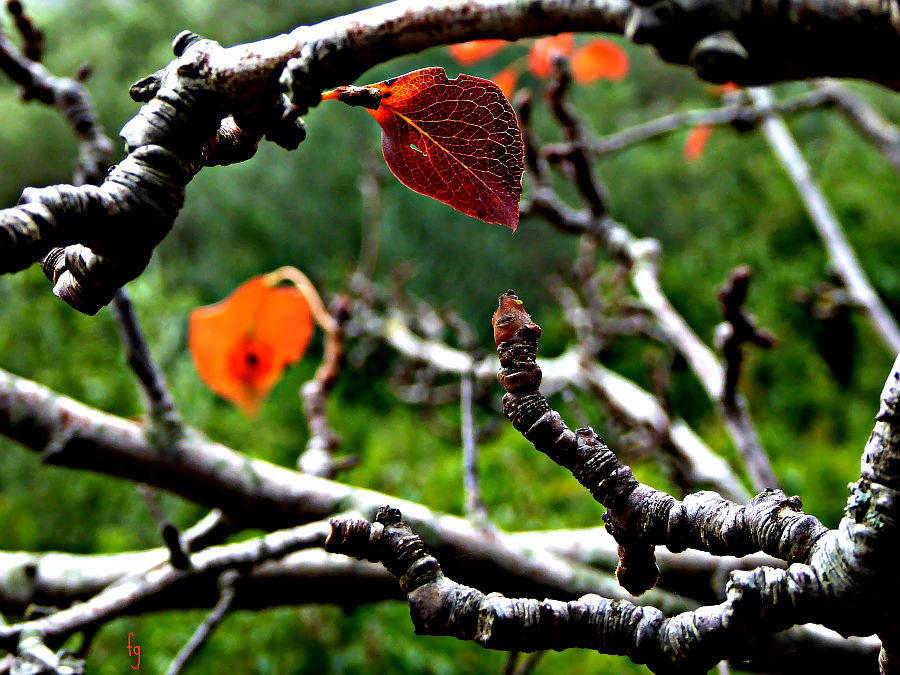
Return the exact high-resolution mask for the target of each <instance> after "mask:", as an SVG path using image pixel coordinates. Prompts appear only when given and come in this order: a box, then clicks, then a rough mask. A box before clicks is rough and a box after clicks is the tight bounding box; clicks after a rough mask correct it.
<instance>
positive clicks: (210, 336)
mask: <svg viewBox="0 0 900 675" xmlns="http://www.w3.org/2000/svg"><path fill="white" fill-rule="evenodd" d="M312 328H313V318H312V314H311V312H310V307H309V302H307V300H306V298H305V297H304V296H303V293H301V292H300V291H299V290H298V289H297V288H295V287H286V286H273V285H271V284H270V283H269V282H267V281H266V279H265V277H263V276H257V277H253V278H252V279H249V280H248V281H246V282H244V283H243V284H242V285H241V286H239V287H238V288H237V290H235V291H234V292H233V293H232V294H231V295H229V296H228V297H227V298H225V299H224V300H223V301H222V302H220V303H218V304H215V305H209V306H207V307H200V308H199V309H196V310H194V311H193V312H192V313H191V318H190V326H189V333H188V347H189V349H190V352H191V355H192V356H193V358H194V364H195V365H196V366H197V372H198V373H199V374H200V377H201V379H202V380H203V381H204V382H206V384H207V385H209V387H210V388H211V389H212V390H213V391H215V392H216V393H217V394H219V395H220V396H222V397H223V398H226V399H228V400H229V401H231V402H232V403H234V404H235V405H236V406H237V407H239V408H240V409H241V410H242V411H243V412H244V414H246V415H247V416H248V417H253V416H255V415H256V411H257V410H258V408H259V404H260V403H262V401H263V399H264V398H265V397H266V395H267V394H268V393H269V390H270V389H271V388H272V387H273V386H274V385H275V383H276V382H277V381H278V378H279V377H281V373H282V371H283V370H284V368H285V366H287V365H289V364H291V363H294V362H296V361H298V360H300V358H301V357H302V356H303V354H304V352H305V351H306V348H307V346H308V345H309V341H310V338H311V337H312Z"/></svg>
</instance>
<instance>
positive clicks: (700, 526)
mask: <svg viewBox="0 0 900 675" xmlns="http://www.w3.org/2000/svg"><path fill="white" fill-rule="evenodd" d="M493 324H494V339H495V341H496V343H497V353H498V354H499V355H500V366H501V369H500V373H499V374H498V379H499V380H500V383H501V384H502V385H503V387H504V389H506V391H507V394H506V396H504V397H503V409H504V412H505V413H506V415H507V417H509V419H510V421H511V422H512V424H513V426H514V427H515V428H516V429H517V430H519V431H520V432H521V433H522V434H523V435H524V436H525V438H527V439H528V440H529V441H531V442H532V443H533V444H534V446H535V449H537V450H539V451H541V452H543V453H544V454H546V455H547V456H548V457H550V458H551V459H552V460H553V461H554V462H556V463H557V464H559V465H560V466H563V467H565V468H567V469H569V470H570V471H571V472H572V474H573V475H574V476H575V478H576V479H577V480H578V482H580V483H581V484H582V485H584V486H585V487H586V488H587V489H588V491H590V493H591V494H592V496H593V497H594V499H596V500H597V501H598V502H600V503H601V504H603V505H604V506H605V507H606V508H607V511H606V513H604V516H603V519H604V522H605V524H606V528H607V530H608V531H609V532H610V534H612V535H613V536H614V537H615V538H616V540H617V541H618V542H619V544H620V552H619V558H620V562H619V568H618V570H617V571H616V576H617V577H618V579H619V581H620V583H621V584H622V585H623V586H624V587H625V588H626V589H628V590H629V591H630V592H631V593H633V594H640V593H642V592H643V591H645V590H646V589H648V588H651V587H652V586H653V585H654V584H655V583H656V580H657V578H658V575H659V572H658V570H657V568H656V565H655V558H654V554H653V547H654V545H656V544H665V545H666V546H668V547H669V549H670V550H673V551H682V550H684V549H686V548H697V549H700V550H707V551H710V552H712V553H717V554H730V555H738V556H741V555H746V554H747V553H752V552H754V551H757V550H762V551H765V552H766V553H769V554H770V555H773V556H774V557H776V558H780V559H783V560H786V561H789V562H807V561H808V558H809V556H810V555H811V553H812V551H813V550H814V545H815V543H816V541H817V540H818V539H819V538H820V537H822V536H823V535H824V534H825V533H826V532H827V531H828V530H827V528H825V527H824V526H823V525H822V524H821V523H819V521H818V520H816V519H815V518H813V517H812V516H808V515H805V514H803V513H801V512H800V506H801V504H800V498H799V497H791V498H788V497H787V496H786V495H785V494H784V493H782V492H781V491H779V490H767V491H766V492H763V493H762V494H760V495H758V496H757V497H755V498H754V499H752V500H751V501H750V503H749V504H748V505H747V506H745V507H744V506H738V505H737V504H734V503H730V502H727V500H724V499H722V498H721V497H720V496H719V495H718V494H716V493H710V492H699V493H696V494H694V495H688V496H687V497H685V499H684V501H682V502H679V501H678V500H676V499H675V498H674V497H671V496H670V495H667V494H665V493H663V492H660V491H658V490H655V489H653V488H650V487H649V486H646V485H643V484H641V483H638V482H637V480H635V478H634V476H633V475H632V473H631V469H630V468H629V467H626V466H623V465H621V464H619V462H618V460H617V459H616V456H615V455H614V454H613V453H612V451H611V450H610V449H609V448H608V447H607V446H606V444H605V443H604V442H603V441H602V439H600V437H599V436H598V435H597V434H596V433H594V431H593V430H592V429H590V428H584V429H579V430H578V431H577V432H573V431H572V430H571V429H569V428H568V427H567V426H566V425H565V423H564V422H563V420H562V418H561V417H560V416H559V414H558V413H557V412H555V411H553V410H551V409H550V406H549V404H548V403H547V401H546V399H544V397H543V396H541V394H540V392H539V391H538V387H539V385H540V381H541V370H540V367H539V366H537V364H536V363H535V355H536V353H537V338H538V337H539V336H540V327H539V326H538V325H537V324H535V323H534V322H533V321H532V320H531V317H530V316H528V314H527V313H526V312H525V310H524V308H523V306H522V302H521V300H519V298H518V297H517V296H516V295H515V293H513V292H512V291H507V293H506V294H505V295H503V296H501V297H500V306H499V308H498V309H497V312H496V313H495V314H494V321H493Z"/></svg>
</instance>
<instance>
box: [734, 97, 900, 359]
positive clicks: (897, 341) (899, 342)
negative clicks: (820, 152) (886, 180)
mask: <svg viewBox="0 0 900 675" xmlns="http://www.w3.org/2000/svg"><path fill="white" fill-rule="evenodd" d="M750 95H751V96H752V98H753V100H754V101H755V102H757V104H759V105H763V106H765V105H770V104H771V100H772V94H771V92H769V90H768V89H765V88H758V89H753V90H751V92H750ZM762 129H763V133H764V134H765V136H766V140H768V141H769V145H770V146H771V147H772V151H773V152H774V153H775V155H776V156H777V157H778V160H779V161H780V162H781V164H782V166H784V169H785V171H787V173H788V176H789V177H790V179H791V182H793V184H794V187H795V188H796V189H797V193H798V194H799V195H800V199H801V200H803V205H804V206H805V207H806V211H807V213H809V216H810V219H811V220H812V222H813V225H814V226H815V228H816V232H817V233H818V234H819V238H820V239H821V240H822V244H823V245H824V246H825V250H826V251H827V252H828V261H829V264H830V265H831V266H832V268H833V269H834V272H835V273H836V274H837V275H838V276H839V277H840V279H841V281H843V282H844V285H845V286H846V287H847V290H848V291H849V292H850V294H851V295H852V296H853V299H854V300H855V301H856V302H857V303H859V304H860V305H861V306H862V307H864V308H865V312H866V314H867V315H868V317H869V321H871V323H872V326H873V327H874V329H875V332H876V333H877V334H878V336H879V337H880V338H881V341H882V342H884V344H885V346H886V347H887V348H888V349H889V350H890V352H891V353H893V354H896V353H897V352H900V326H898V325H897V322H896V320H895V319H894V317H893V316H892V315H891V313H890V312H889V311H888V309H887V307H885V306H884V303H883V302H882V301H881V298H879V297H878V294H877V293H876V292H875V289H874V288H872V284H871V283H870V282H869V280H868V278H867V277H866V274H865V272H864V271H863V268H862V265H860V263H859V260H858V259H857V257H856V254H855V253H854V252H853V248H852V247H851V246H850V242H849V241H847V237H846V236H845V235H844V232H843V229H842V228H841V225H840V223H839V222H838V220H837V218H836V217H835V215H834V213H833V212H832V210H831V207H830V206H829V205H828V201H827V200H826V199H825V196H824V195H823V194H822V190H821V188H819V186H818V184H817V183H816V181H815V179H814V178H813V175H812V170H811V169H810V167H809V164H807V162H806V160H805V159H803V155H802V154H801V152H800V149H799V148H798V147H797V143H796V142H795V141H794V138H793V136H792V135H791V132H790V130H789V129H788V128H787V125H786V124H785V123H784V120H783V119H781V118H780V117H778V116H777V115H769V116H768V117H766V118H765V120H764V121H763V123H762Z"/></svg>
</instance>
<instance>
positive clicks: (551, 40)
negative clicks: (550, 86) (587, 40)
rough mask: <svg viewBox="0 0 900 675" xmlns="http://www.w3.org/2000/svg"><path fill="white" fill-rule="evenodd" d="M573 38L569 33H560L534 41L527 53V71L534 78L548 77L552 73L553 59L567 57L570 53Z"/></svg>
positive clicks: (573, 41)
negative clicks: (558, 56) (559, 56)
mask: <svg viewBox="0 0 900 675" xmlns="http://www.w3.org/2000/svg"><path fill="white" fill-rule="evenodd" d="M574 44H575V38H574V36H573V35H572V34H571V33H560V34H559V35H552V36H551V37H545V38H541V39H540V40H535V42H534V44H533V45H531V50H530V51H529V52H528V69H529V70H530V71H531V74H532V75H534V76H535V77H541V78H543V77H550V73H551V72H552V71H553V58H554V57H555V56H557V55H561V56H567V55H568V54H569V53H570V52H571V51H572V45H574Z"/></svg>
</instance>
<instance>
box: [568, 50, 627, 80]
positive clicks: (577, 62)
mask: <svg viewBox="0 0 900 675" xmlns="http://www.w3.org/2000/svg"><path fill="white" fill-rule="evenodd" d="M571 68H572V77H574V78H575V81H576V82H580V83H581V84H586V83H588V82H593V81H595V80H600V79H606V80H621V79H622V78H623V77H625V76H626V75H627V74H628V54H626V53H625V50H624V49H622V48H621V47H620V46H619V45H617V44H615V43H613V42H609V41H608V40H592V41H591V42H589V43H588V44H586V45H585V46H584V47H582V48H581V49H578V50H576V52H575V53H574V54H573V55H572V62H571Z"/></svg>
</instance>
